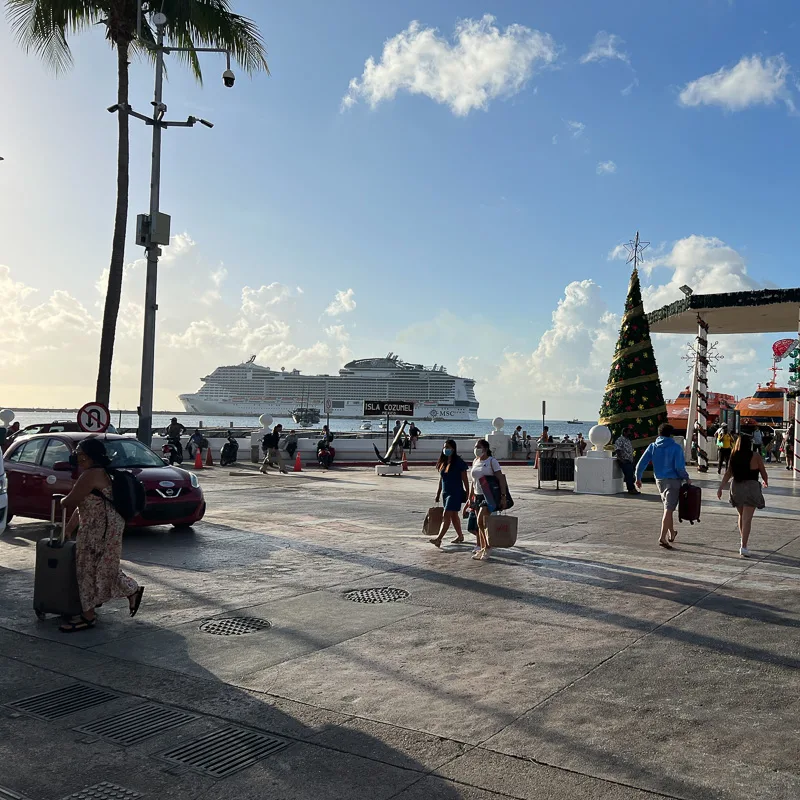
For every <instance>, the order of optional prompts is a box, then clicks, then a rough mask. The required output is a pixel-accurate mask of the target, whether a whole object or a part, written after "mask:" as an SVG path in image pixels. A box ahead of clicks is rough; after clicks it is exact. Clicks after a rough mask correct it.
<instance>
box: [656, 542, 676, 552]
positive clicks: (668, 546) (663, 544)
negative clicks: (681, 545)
mask: <svg viewBox="0 0 800 800" xmlns="http://www.w3.org/2000/svg"><path fill="white" fill-rule="evenodd" d="M658 543H659V545H660V546H661V547H664V548H666V549H667V550H674V549H675V548H674V547H673V546H672V545H671V544H669V543H668V542H665V541H663V540H662V539H659V540H658Z"/></svg>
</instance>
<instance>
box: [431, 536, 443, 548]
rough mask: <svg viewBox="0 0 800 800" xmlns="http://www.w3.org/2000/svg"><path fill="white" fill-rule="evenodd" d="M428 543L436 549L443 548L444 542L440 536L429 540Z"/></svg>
mask: <svg viewBox="0 0 800 800" xmlns="http://www.w3.org/2000/svg"><path fill="white" fill-rule="evenodd" d="M428 541H429V542H430V543H431V544H432V545H434V546H435V547H441V546H442V540H441V539H440V538H439V537H438V536H434V537H433V539H428Z"/></svg>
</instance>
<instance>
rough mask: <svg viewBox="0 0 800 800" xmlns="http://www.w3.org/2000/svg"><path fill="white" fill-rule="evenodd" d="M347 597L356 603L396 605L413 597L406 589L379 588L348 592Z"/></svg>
mask: <svg viewBox="0 0 800 800" xmlns="http://www.w3.org/2000/svg"><path fill="white" fill-rule="evenodd" d="M345 597H346V598H347V599H348V600H352V601H353V602H354V603H396V602H397V601H398V600H405V599H406V598H407V597H411V595H410V594H409V593H408V592H407V591H406V590H405V589H395V587H394V586H379V587H377V588H375V589H354V590H353V591H352V592H347V594H345Z"/></svg>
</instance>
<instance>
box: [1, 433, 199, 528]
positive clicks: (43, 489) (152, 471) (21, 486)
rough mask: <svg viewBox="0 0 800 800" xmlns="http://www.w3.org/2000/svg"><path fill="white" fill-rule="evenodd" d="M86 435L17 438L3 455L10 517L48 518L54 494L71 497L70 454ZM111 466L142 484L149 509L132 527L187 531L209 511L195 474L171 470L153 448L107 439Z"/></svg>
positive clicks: (112, 436) (118, 438)
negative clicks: (186, 529) (69, 493)
mask: <svg viewBox="0 0 800 800" xmlns="http://www.w3.org/2000/svg"><path fill="white" fill-rule="evenodd" d="M91 435H92V434H88V433H71V432H67V431H64V432H58V433H40V434H37V435H35V436H26V437H25V438H23V439H17V440H15V441H14V443H13V444H12V445H11V446H10V447H9V448H8V450H7V451H6V453H5V459H4V460H5V467H6V476H7V480H8V519H9V520H10V519H11V517H12V516H17V517H33V518H34V519H46V520H49V519H50V504H51V498H52V496H53V495H54V494H67V493H68V492H69V491H70V489H72V486H73V484H74V483H75V480H76V478H77V472H76V471H75V470H74V468H73V467H72V465H71V464H70V461H69V459H70V456H71V455H72V454H73V453H74V452H75V448H76V447H77V446H78V444H80V442H81V441H82V440H83V439H86V438H88V437H89V436H91ZM104 441H105V445H106V452H107V453H108V455H109V457H110V458H111V466H112V468H114V467H117V468H122V469H129V470H130V471H131V472H132V473H133V474H134V475H136V477H137V478H139V480H140V481H141V482H142V483H143V484H144V488H145V491H146V493H147V505H146V506H145V509H144V511H143V512H142V513H141V514H140V515H139V516H138V517H134V518H133V519H132V520H131V521H130V522H129V523H128V526H129V527H139V528H141V527H148V526H151V525H174V526H175V527H188V526H189V525H193V524H194V523H195V522H198V521H199V520H201V519H202V518H203V515H204V514H205V513H206V502H205V498H204V497H203V490H202V489H201V488H200V482H199V481H198V480H197V476H196V475H195V474H194V473H192V472H187V471H186V470H185V469H179V468H178V467H174V466H173V467H171V466H169V465H167V464H165V463H164V459H162V458H161V457H160V456H157V455H156V454H155V453H154V452H153V451H152V450H151V449H150V448H149V447H145V446H144V445H143V444H142V443H141V442H139V441H137V440H136V439H132V438H130V437H128V436H120V435H118V434H108V435H107V436H105V437H104Z"/></svg>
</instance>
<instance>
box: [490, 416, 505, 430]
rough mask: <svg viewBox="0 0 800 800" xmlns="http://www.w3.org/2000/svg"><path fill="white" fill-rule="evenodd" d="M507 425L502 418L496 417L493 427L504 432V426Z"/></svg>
mask: <svg viewBox="0 0 800 800" xmlns="http://www.w3.org/2000/svg"><path fill="white" fill-rule="evenodd" d="M505 424H506V421H505V420H504V419H503V418H502V417H495V418H494V419H493V420H492V427H493V428H494V429H495V430H496V431H501V430H503V426H504V425H505Z"/></svg>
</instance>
